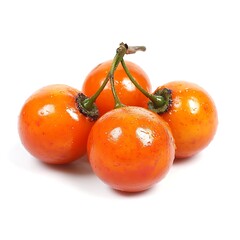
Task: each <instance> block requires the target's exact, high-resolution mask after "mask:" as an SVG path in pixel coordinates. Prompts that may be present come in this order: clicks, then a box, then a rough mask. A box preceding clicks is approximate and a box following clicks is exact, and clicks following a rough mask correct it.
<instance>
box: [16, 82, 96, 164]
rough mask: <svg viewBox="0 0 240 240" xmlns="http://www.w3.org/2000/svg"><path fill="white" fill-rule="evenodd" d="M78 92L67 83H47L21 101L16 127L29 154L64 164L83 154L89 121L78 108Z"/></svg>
mask: <svg viewBox="0 0 240 240" xmlns="http://www.w3.org/2000/svg"><path fill="white" fill-rule="evenodd" d="M78 93H79V91H78V90H76V89H74V88H72V87H70V86H67V85H63V84H55V85H49V86H45V87H43V88H41V89H39V90H38V91H36V92H35V93H33V94H32V95H31V96H30V97H29V98H28V99H27V101H26V102H25V103H24V105H23V107H22V109H21V111H20V115H19V122H18V131H19V136H20V139H21V142H22V144H23V146H24V147H25V148H26V150H27V151H28V152H29V153H30V154H31V155H32V156H34V157H36V158H37V159H39V160H41V161H43V162H45V163H49V164H65V163H69V162H72V161H74V160H76V159H78V158H80V157H81V156H83V155H84V154H86V145H87V138H88V134H89V132H90V130H91V127H92V126H93V122H91V121H90V120H89V119H88V118H86V117H85V116H84V115H82V114H81V113H80V112H79V111H78V109H77V105H76V97H77V94H78Z"/></svg>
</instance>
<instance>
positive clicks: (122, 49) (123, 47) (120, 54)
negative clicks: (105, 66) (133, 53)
mask: <svg viewBox="0 0 240 240" xmlns="http://www.w3.org/2000/svg"><path fill="white" fill-rule="evenodd" d="M127 48H128V47H127V45H126V44H123V43H121V44H120V47H119V48H118V49H117V53H116V55H115V58H114V60H113V61H114V64H112V66H111V69H110V73H109V79H110V83H111V89H112V94H113V98H114V102H115V105H114V108H120V107H124V105H123V104H122V103H121V101H120V99H119V97H118V95H117V91H116V88H115V84H114V72H115V70H116V68H117V66H118V65H119V63H120V62H121V61H122V60H123V57H124V55H125V54H126V52H127Z"/></svg>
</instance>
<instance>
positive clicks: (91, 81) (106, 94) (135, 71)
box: [82, 60, 151, 115]
mask: <svg viewBox="0 0 240 240" xmlns="http://www.w3.org/2000/svg"><path fill="white" fill-rule="evenodd" d="M125 63H126V65H127V67H128V69H129V71H130V73H131V74H132V76H133V77H134V78H135V80H136V81H137V82H138V83H139V84H140V85H141V86H142V87H143V88H144V89H145V90H147V91H148V92H150V91H151V83H150V80H149V78H148V76H147V74H146V73H145V72H144V70H143V69H142V68H140V67H139V66H138V65H137V64H135V63H133V62H130V61H125ZM111 64H112V60H109V61H105V62H103V63H101V64H99V65H98V66H97V67H95V68H94V69H93V70H92V71H90V73H89V74H88V75H87V77H86V79H85V81H84V83H83V86H82V92H83V93H84V94H85V95H87V96H88V97H90V96H92V95H93V94H94V93H95V92H96V91H97V90H98V89H99V87H100V86H101V85H102V82H103V81H104V80H105V78H106V76H107V74H108V72H109V70H110V68H111ZM114 79H115V87H116V91H117V94H118V97H119V98H120V101H121V102H122V103H123V104H125V105H126V106H139V107H147V102H148V99H147V98H146V97H145V96H144V95H143V94H142V93H141V92H140V91H139V90H138V89H137V88H136V87H135V86H134V85H133V83H132V82H131V81H130V79H129V78H128V76H127V75H126V73H125V71H124V69H123V67H122V65H121V63H120V64H119V65H118V67H117V69H116V71H115V73H114ZM96 104H97V106H98V109H99V113H100V115H103V114H104V113H106V112H108V111H110V110H112V109H113V108H114V99H113V96H112V91H111V85H110V82H108V83H107V85H106V87H105V88H104V90H103V91H102V92H101V94H100V95H99V97H98V98H97V100H96Z"/></svg>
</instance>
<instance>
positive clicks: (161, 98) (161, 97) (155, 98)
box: [121, 59, 171, 113]
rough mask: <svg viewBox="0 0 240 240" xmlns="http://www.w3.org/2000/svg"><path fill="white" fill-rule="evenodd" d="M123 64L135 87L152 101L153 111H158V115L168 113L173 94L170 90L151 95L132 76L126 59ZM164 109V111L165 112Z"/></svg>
mask: <svg viewBox="0 0 240 240" xmlns="http://www.w3.org/2000/svg"><path fill="white" fill-rule="evenodd" d="M121 64H122V66H123V69H124V71H125V72H126V74H127V76H128V77H129V79H130V80H131V82H132V83H133V84H134V85H135V87H136V88H137V89H138V90H139V91H140V92H141V93H142V94H144V95H145V96H146V97H147V98H148V99H150V101H151V103H150V104H149V105H151V107H150V108H151V110H156V112H157V113H162V112H163V111H166V110H167V109H168V107H169V105H170V103H171V96H170V94H171V92H170V90H169V89H164V91H163V92H161V94H158V95H157V94H151V93H149V92H148V91H146V90H145V89H144V88H143V87H142V86H141V85H140V84H139V83H138V82H137V81H136V80H135V78H134V77H133V76H132V74H131V73H130V71H129V69H128V67H127V65H126V63H125V61H124V59H122V61H121ZM163 109H164V110H163Z"/></svg>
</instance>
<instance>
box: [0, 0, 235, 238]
mask: <svg viewBox="0 0 240 240" xmlns="http://www.w3.org/2000/svg"><path fill="white" fill-rule="evenodd" d="M238 2H239V1H237V0H236V1H232V0H226V1H221V0H219V1H213V0H207V1H205V0H202V1H190V0H189V1H187V0H184V1H173V0H168V1H151V0H147V1H141V0H138V1H130V0H119V1H106V0H102V1H98V0H95V1H94V0H87V1H71V0H68V1H61V0H58V1H53V0H46V1H45V0H41V1H30V0H29V1H27V0H22V1H13V0H6V1H5V0H1V1H0V80H1V81H0V82H1V93H0V101H1V109H0V110H1V120H0V121H1V124H0V143H1V145H0V148H1V151H0V154H1V155H0V239H3V240H9V239H11V240H12V239H24V240H29V239H31V240H32V239H34V240H38V239H41V240H43V239H44V240H48V239H58V240H60V239H139V238H140V239H164V240H167V239H184V240H188V239H201V240H202V239H219V238H221V239H231V240H234V239H240V228H239V223H240V217H239V216H240V207H239V204H240V198H239V189H240V187H239V185H240V174H239V170H240V169H239V167H240V163H239V162H240V157H239V134H240V128H239V123H240V118H239V113H238V112H239V90H238V89H239V83H238V82H239V81H240V35H239V34H240V32H239V30H240V7H239V5H238ZM122 41H123V42H125V43H128V44H129V45H145V46H146V47H147V51H146V52H145V53H141V52H140V53H137V54H135V55H131V56H126V57H125V59H128V60H131V61H133V62H135V63H137V64H139V65H140V66H141V67H142V68H143V69H144V70H145V71H146V73H147V74H148V75H149V77H150V79H151V82H152V85H153V89H154V88H155V87H156V86H158V85H161V84H163V83H165V82H168V81H171V80H187V81H192V82H195V83H197V84H199V85H200V86H202V87H204V88H205V89H206V90H207V91H208V92H209V93H210V94H211V96H212V97H213V99H214V100H215V103H216V105H217V108H218V114H219V126H218V131H217V134H216V136H215V138H214V141H213V142H212V143H211V144H210V145H209V146H208V148H206V149H205V150H204V151H202V152H201V153H200V154H199V155H197V156H195V157H194V158H192V159H190V160H188V161H184V162H182V163H178V164H174V165H173V167H172V168H171V170H170V172H169V174H168V175H167V176H166V178H165V179H164V180H162V181H161V182H160V183H159V184H157V185H156V186H155V187H153V188H152V189H151V190H149V191H146V192H143V193H140V194H130V195H129V194H121V193H119V192H116V191H113V190H111V189H110V188H109V187H108V186H106V185H105V184H103V183H102V182H101V181H100V180H98V178H97V177H96V176H94V175H93V173H92V171H91V169H90V167H89V165H88V163H87V161H84V160H83V161H82V162H80V161H78V162H75V163H74V164H71V165H69V166H65V167H50V166H46V165H44V164H41V163H40V162H39V161H37V160H36V159H34V158H33V157H31V156H30V155H29V154H28V153H27V152H26V151H25V149H24V148H23V146H22V145H21V143H20V140H19V137H18V132H17V119H18V114H19V111H20V108H21V106H22V105H23V103H24V101H25V100H26V98H28V97H29V96H30V95H31V94H32V93H33V92H34V91H35V90H37V89H38V88H40V87H42V86H44V85H48V84H51V83H65V84H68V85H71V86H73V87H76V88H79V89H81V86H82V82H83V80H84V78H85V76H86V75H87V74H88V73H89V71H90V70H91V69H92V68H93V67H95V66H96V65H97V64H98V63H100V62H102V61H105V60H108V59H111V58H113V56H114V54H115V49H116V48H117V47H118V44H119V43H120V42H122ZM237 84H238V85H237Z"/></svg>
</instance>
